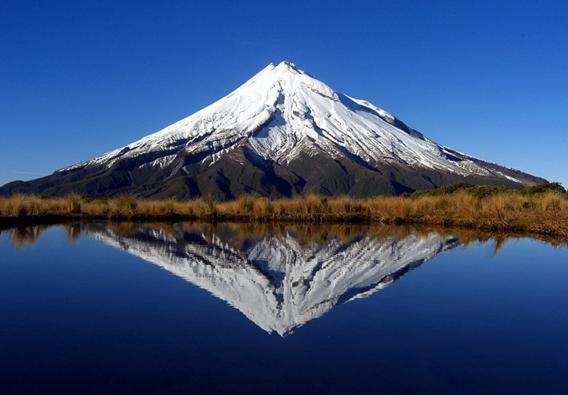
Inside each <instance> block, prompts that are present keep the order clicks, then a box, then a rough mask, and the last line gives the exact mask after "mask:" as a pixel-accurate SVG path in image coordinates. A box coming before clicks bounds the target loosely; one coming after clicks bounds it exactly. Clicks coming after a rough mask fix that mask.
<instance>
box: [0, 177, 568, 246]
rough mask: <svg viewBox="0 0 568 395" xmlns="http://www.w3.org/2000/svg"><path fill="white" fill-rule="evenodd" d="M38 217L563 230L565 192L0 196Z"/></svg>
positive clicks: (0, 211) (550, 188) (567, 231)
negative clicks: (226, 197)
mask: <svg viewBox="0 0 568 395" xmlns="http://www.w3.org/2000/svg"><path fill="white" fill-rule="evenodd" d="M40 219H51V220H61V219H130V220H133V219H134V220H136V219H144V220H159V219H187V220H205V221H251V222H271V221H288V222H290V221H293V222H376V223H385V224H391V223H396V224H403V223H406V224H430V225H441V226H460V227H467V228H474V229H482V230H491V231H494V230H507V231H521V232H531V233H537V234H544V235H552V236H561V237H568V194H567V193H566V191H565V190H564V189H563V188H562V187H561V186H560V185H559V184H548V185H545V186H539V187H532V188H526V189H523V190H505V189H501V188H496V187H475V186H470V185H459V186H454V187H450V188H445V189H439V190H434V191H429V192H420V193H415V194H412V195H409V196H399V197H387V196H380V197H374V198H368V199H353V198H349V197H344V196H343V197H334V198H326V197H321V196H315V195H310V196H307V197H304V198H299V199H279V200H270V199H267V198H262V197H251V196H243V197H240V198H238V199H237V200H234V201H229V202H215V201H214V200H212V199H207V198H206V199H197V200H190V201H176V200H143V199H135V198H132V197H129V196H120V197H117V198H111V199H88V198H82V197H80V196H77V195H69V196H65V197H61V198H41V197H37V196H24V195H15V196H11V197H7V198H0V221H1V222H4V223H12V224H14V223H15V224H18V223H19V222H22V221H33V220H40Z"/></svg>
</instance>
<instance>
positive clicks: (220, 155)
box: [0, 62, 545, 199]
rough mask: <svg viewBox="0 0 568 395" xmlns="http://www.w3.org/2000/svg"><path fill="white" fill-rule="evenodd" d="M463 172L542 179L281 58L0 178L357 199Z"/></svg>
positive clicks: (515, 180)
mask: <svg viewBox="0 0 568 395" xmlns="http://www.w3.org/2000/svg"><path fill="white" fill-rule="evenodd" d="M461 181H469V182H471V183H475V184H504V185H510V186H519V185H533V184H536V183H541V182H544V181H545V180H543V179H541V178H538V177H534V176H531V175H528V174H525V173H522V172H519V171H516V170H512V169H508V168H505V167H502V166H499V165H496V164H492V163H488V162H484V161H481V160H479V159H476V158H472V157H469V156H467V155H464V154H462V153H459V152H457V151H454V150H451V149H449V148H446V147H443V146H440V145H438V144H436V143H435V142H433V141H431V140H429V139H427V138H426V137H424V136H423V135H422V134H421V133H419V132H417V131H416V130H414V129H412V128H410V127H408V126H407V125H406V124H404V123H403V122H402V121H400V120H398V119H397V118H395V117H394V116H392V115H390V114H389V113H387V112H386V111H384V110H382V109H380V108H378V107H376V106H374V105H373V104H371V103H369V102H367V101H364V100H359V99H354V98H351V97H349V96H346V95H343V94H341V93H337V92H335V91H334V90H333V89H331V88H330V87H329V86H327V85H326V84H324V83H323V82H321V81H318V80H316V79H315V78H313V77H311V76H310V75H308V74H307V73H305V72H303V71H302V70H299V69H298V68H296V67H295V66H294V65H293V64H291V63H287V62H282V63H280V64H279V65H277V66H275V65H273V64H270V65H269V66H267V67H266V68H264V69H263V70H262V71H260V72H259V73H258V74H256V75H255V76H254V77H253V78H251V79H250V80H249V81H247V82H246V83H245V84H243V85H242V86H240V87H239V88H237V89H236V90H235V91H233V92H232V93H230V94H229V95H227V96H225V97H224V98H222V99H220V100H218V101H217V102H215V103H213V104H212V105H210V106H208V107H206V108H204V109H202V110H200V111H198V112H196V113H194V114H193V115H191V116H189V117H187V118H184V119H182V120H180V121H178V122H176V123H174V124H172V125H170V126H168V127H166V128H164V129H162V130H160V131H158V132H157V133H154V134H152V135H149V136H146V137H144V138H142V139H140V140H138V141H136V142H134V143H131V144H129V145H127V146H125V147H122V148H118V149H116V150H114V151H112V152H109V153H107V154H105V155H102V156H100V157H98V158H95V159H92V160H89V161H86V162H82V163H79V164H76V165H73V166H70V167H67V168H64V169H61V170H58V171H56V172H55V173H54V174H52V175H50V176H48V177H44V178H41V179H38V180H33V181H30V182H15V183H11V184H7V185H6V186H4V187H2V188H1V189H0V193H2V194H10V193H15V192H26V193H30V192H34V193H41V194H45V195H59V194H65V193H69V192H79V193H82V194H87V195H92V196H111V195H116V194H119V193H130V194H133V195H136V196H142V197H178V198H189V197H195V196H199V195H205V194H211V195H213V196H215V197H217V198H220V199H229V198H233V197H235V196H238V195H240V194H243V193H252V194H258V195H263V196H271V197H282V196H287V197H288V196H296V195H303V194H307V193H318V194H324V195H333V194H350V195H352V196H356V197H364V196H370V195H374V194H384V193H386V194H397V193H401V192H405V191H413V190H416V189H427V188H433V187H436V186H440V185H446V184H451V183H456V182H461Z"/></svg>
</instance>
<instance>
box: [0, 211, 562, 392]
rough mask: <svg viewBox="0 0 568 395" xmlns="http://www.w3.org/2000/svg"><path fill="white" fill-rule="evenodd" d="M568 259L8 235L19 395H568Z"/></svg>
mask: <svg viewBox="0 0 568 395" xmlns="http://www.w3.org/2000/svg"><path fill="white" fill-rule="evenodd" d="M567 307H568V248H566V246H565V244H562V243H560V242H555V241H553V240H552V241H551V240H536V239H532V238H530V237H519V236H507V235H502V234H500V235H494V234H488V233H478V232H472V231H466V230H452V229H431V228H417V227H414V228H413V227H385V226H365V225H327V226H323V225H320V226H316V225H250V224H249V225H243V224H219V225H216V226H213V225H207V224H194V223H176V224H171V223H170V224H136V223H114V224H107V223H97V222H93V223H81V224H66V225H56V226H35V227H22V228H18V229H8V230H3V231H2V233H1V234H0V311H1V320H2V325H0V353H1V355H2V358H1V362H0V364H1V369H0V377H1V379H0V387H1V388H0V389H1V392H2V393H3V394H9V393H27V394H29V393H88V394H91V393H93V394H102V393H104V394H108V393H190V394H195V393H232V394H235V393H254V392H258V393H296V394H303V393H329V394H344V393H356V394H377V393H385V394H409V393H433V394H487V393H499V394H524V393H526V394H535V393H538V394H565V393H568V378H567V377H566V372H568V341H567V333H568V312H567V310H568V309H567Z"/></svg>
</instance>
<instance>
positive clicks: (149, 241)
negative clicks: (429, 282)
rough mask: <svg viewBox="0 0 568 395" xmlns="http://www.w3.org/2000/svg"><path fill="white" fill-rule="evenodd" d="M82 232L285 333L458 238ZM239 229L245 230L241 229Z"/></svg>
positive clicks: (101, 227)
mask: <svg viewBox="0 0 568 395" xmlns="http://www.w3.org/2000/svg"><path fill="white" fill-rule="evenodd" d="M81 232H84V233H85V234H87V235H88V236H90V237H92V238H94V239H96V240H99V241H102V242H104V243H106V244H108V245H111V246H113V247H115V248H119V249H121V250H124V251H126V252H128V253H129V254H133V255H135V256H138V257H140V258H142V259H144V260H145V261H148V262H150V263H153V264H155V265H157V266H159V267H161V268H163V269H165V270H167V271H169V272H170V273H172V274H174V275H176V276H178V277H180V278H182V279H183V280H185V281H187V282H189V283H191V284H194V285H196V286H198V287H200V288H203V289H205V290H207V291H208V292H210V293H211V294H212V295H214V296H216V297H217V298H220V299H222V300H224V301H225V302H227V303H228V304H229V305H231V306H233V307H234V308H236V309H238V310H239V311H240V312H241V313H242V314H244V315H245V316H246V317H247V318H248V319H249V320H251V321H252V322H254V323H255V324H256V325H258V326H259V327H260V328H262V329H263V330H265V331H267V332H269V333H272V332H276V333H278V334H279V335H280V336H287V335H290V334H291V333H293V332H294V330H295V329H297V328H299V327H301V326H303V325H305V324H306V323H308V322H309V321H311V320H314V319H316V318H319V317H321V316H322V315H323V314H325V313H327V312H328V311H330V310H331V309H333V308H334V307H335V306H337V305H340V304H343V303H346V302H349V301H352V300H355V299H361V298H366V297H369V296H371V295H372V294H374V293H375V292H377V291H380V290H381V289H383V288H385V287H386V286H388V285H390V284H391V283H392V282H393V281H395V280H396V279H398V278H399V277H401V276H402V275H404V274H405V273H407V272H408V271H409V270H411V269H413V268H416V267H417V266H419V265H421V264H422V263H423V262H424V261H426V260H428V259H431V258H433V257H434V256H436V255H437V254H439V253H441V252H443V251H446V250H449V249H452V248H455V247H457V246H459V245H460V242H459V241H458V240H457V239H456V238H455V237H451V236H441V235H439V234H437V233H434V232H433V233H429V234H427V235H415V234H407V235H404V236H382V237H376V236H371V235H366V234H364V233H363V234H357V235H353V236H352V237H348V238H338V237H329V238H326V240H318V241H314V240H312V241H309V242H303V241H302V240H301V238H300V237H298V236H297V235H294V234H293V233H291V232H288V231H286V232H284V233H283V234H280V235H276V234H274V233H269V232H267V233H265V234H263V235H261V236H260V237H257V238H251V239H248V238H247V239H246V240H244V241H243V242H241V243H236V242H234V240H233V238H232V237H229V235H227V234H226V233H223V232H222V231H219V230H218V229H214V230H206V229H192V230H186V229H183V226H182V225H180V224H177V225H174V226H173V228H171V229H167V230H164V229H159V228H156V227H147V226H144V225H141V226H138V227H137V228H135V229H133V230H130V231H128V232H126V234H123V233H121V232H119V231H116V230H113V229H111V228H110V227H108V226H106V225H105V224H102V223H100V224H96V223H90V224H83V225H81ZM239 234H240V235H242V234H243V232H239Z"/></svg>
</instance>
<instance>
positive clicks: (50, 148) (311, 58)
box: [0, 0, 568, 185]
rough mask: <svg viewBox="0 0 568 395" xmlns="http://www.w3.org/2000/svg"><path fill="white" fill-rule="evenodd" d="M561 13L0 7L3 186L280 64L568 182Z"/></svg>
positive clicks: (469, 6)
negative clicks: (287, 63)
mask: <svg viewBox="0 0 568 395" xmlns="http://www.w3.org/2000/svg"><path fill="white" fill-rule="evenodd" d="M115 3H120V4H115ZM348 3H351V4H348ZM567 15H568V5H566V3H565V2H552V1H551V2H547V1H534V2H530V1H528V2H526V1H511V2H494V1H492V2H482V1H479V2H456V1H435V2H425V1H396V2H393V1H388V2H382V1H369V2H366V1H358V2H347V1H345V2H344V1H341V2H333V1H308V0H304V1H300V2H294V1H286V2H274V3H271V2H268V1H258V2H256V1H249V2H232V1H231V2H230V1H227V2H215V1H207V2H204V1H203V2H201V1H200V2H191V1H179V2H176V1H164V2H157V1H155V2H145V1H143V0H139V1H133V2H127V1H121V2H115V1H92V2H90V1H80V2H77V1H69V2H66V1H33V2H27V1H9V0H3V1H2V2H0V53H1V56H0V164H1V166H0V184H4V183H5V182H8V181H11V180H14V179H24V180H25V179H31V178H35V177H38V176H42V175H47V174H49V173H51V172H52V171H53V170H55V169H57V168H59V167H62V166H65V165H69V164H72V163H75V162H78V161H81V160H85V159H89V158H91V157H93V156H95V155H98V154H101V153H104V152H105V151H108V150H110V149H113V148H116V147H118V146H121V145H124V144H127V143H129V142H131V141H133V140H135V139H138V138H139V137H142V136H144V135H146V134H149V133H151V132H153V131H156V130H158V129H161V128H162V127H164V126H167V125H169V124H170V123H172V122H174V121H176V120H178V119H180V118H182V117H185V116H187V115H189V114H191V113H193V112H194V111H196V110H198V109H200V108H201V107H203V106H205V105H207V104H210V103H211V102H212V101H214V100H216V99H218V98H220V97H222V96H224V95H225V94H227V93H228V92H230V91H231V90H233V89H234V88H235V87H237V86H238V85H239V84H240V83H242V82H244V81H245V80H246V79H248V78H249V77H251V76H252V75H253V74H255V73H256V72H257V71H259V70H260V69H261V68H263V67H264V66H266V65H267V64H268V63H270V62H279V61H281V60H284V59H286V60H290V61H292V62H294V63H296V64H297V65H298V66H299V67H300V68H302V69H303V70H306V71H308V72H309V73H310V74H312V75H314V76H315V77H317V78H319V79H321V80H323V81H324V82H326V83H327V84H328V85H330V86H331V87H333V88H334V89H336V90H338V91H340V92H344V93H346V94H349V95H351V96H355V97H360V98H366V99H368V100H370V101H371V102H373V103H374V104H376V105H378V106H380V107H382V108H384V109H385V110H387V111H390V112H391V113H393V114H395V115H397V116H398V117H399V118H401V119H402V120H404V121H405V122H406V123H408V124H409V125H411V126H413V127H415V128H416V129H418V130H420V131H421V132H423V133H424V134H426V135H427V136H428V137H430V138H431V139H433V140H435V141H437V142H439V143H441V144H444V145H448V146H450V147H453V148H455V149H458V150H460V151H464V152H466V153H469V154H471V155H475V156H478V157H481V158H483V159H488V160H491V161H494V162H498V163H501V164H504V165H507V166H510V167H515V168H519V169H521V170H525V171H528V172H531V173H534V174H536V175H540V176H543V177H545V178H548V179H549V180H556V181H561V182H563V183H564V184H565V185H568V172H567V170H568V165H567V163H568V50H567V48H568V44H567V42H568V16H567Z"/></svg>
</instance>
